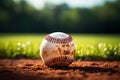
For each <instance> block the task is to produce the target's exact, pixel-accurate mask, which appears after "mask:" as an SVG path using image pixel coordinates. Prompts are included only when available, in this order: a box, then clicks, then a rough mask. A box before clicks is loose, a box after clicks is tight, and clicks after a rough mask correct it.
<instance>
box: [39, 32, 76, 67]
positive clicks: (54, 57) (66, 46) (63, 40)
mask: <svg viewBox="0 0 120 80" xmlns="http://www.w3.org/2000/svg"><path fill="white" fill-rule="evenodd" d="M75 50H76V49H75V45H74V43H73V40H72V37H71V36H70V35H68V34H66V33H63V32H54V33H51V34H48V35H46V36H45V38H44V39H43V41H42V43H41V46H40V56H41V58H42V60H43V62H44V63H45V65H46V66H49V67H55V66H68V65H69V64H71V63H72V62H73V60H74V55H75Z"/></svg>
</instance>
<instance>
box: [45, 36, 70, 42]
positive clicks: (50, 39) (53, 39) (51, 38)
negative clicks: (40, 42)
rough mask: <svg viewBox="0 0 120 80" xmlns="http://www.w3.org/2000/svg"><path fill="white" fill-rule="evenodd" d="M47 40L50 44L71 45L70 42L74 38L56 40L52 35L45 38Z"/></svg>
mask: <svg viewBox="0 0 120 80" xmlns="http://www.w3.org/2000/svg"><path fill="white" fill-rule="evenodd" d="M45 39H46V40H47V41H49V42H52V43H59V44H64V43H69V42H71V41H72V37H71V36H70V35H69V36H68V37H67V38H64V39H58V38H54V37H52V36H50V35H47V36H45Z"/></svg>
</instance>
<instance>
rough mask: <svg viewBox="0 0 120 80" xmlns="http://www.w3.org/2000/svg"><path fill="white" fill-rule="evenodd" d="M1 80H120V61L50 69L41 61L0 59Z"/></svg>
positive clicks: (76, 64)
mask: <svg viewBox="0 0 120 80" xmlns="http://www.w3.org/2000/svg"><path fill="white" fill-rule="evenodd" d="M0 80H120V61H74V62H73V63H72V64H71V65H69V67H63V68H49V67H47V66H45V65H44V63H43V62H42V61H41V60H40V59H0Z"/></svg>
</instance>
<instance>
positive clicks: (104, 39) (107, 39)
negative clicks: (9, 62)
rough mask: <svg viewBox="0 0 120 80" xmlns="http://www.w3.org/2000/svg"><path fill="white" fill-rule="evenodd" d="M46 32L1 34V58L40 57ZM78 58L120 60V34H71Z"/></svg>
mask: <svg viewBox="0 0 120 80" xmlns="http://www.w3.org/2000/svg"><path fill="white" fill-rule="evenodd" d="M45 35H46V34H0V58H40V55H39V47H40V44H41V41H42V39H43V38H44V36H45ZM71 35H72V37H73V39H74V42H75V44H76V47H77V50H76V54H75V58H76V59H81V60H120V35H105V34H101V35H100V34H96V35H95V34H89V35H88V34H71Z"/></svg>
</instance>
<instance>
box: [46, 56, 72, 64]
mask: <svg viewBox="0 0 120 80" xmlns="http://www.w3.org/2000/svg"><path fill="white" fill-rule="evenodd" d="M72 62H73V59H72V58H71V57H69V56H59V57H55V58H51V59H50V60H47V61H46V63H45V64H46V65H47V66H58V65H56V63H57V64H60V63H64V65H66V66H68V65H69V64H71V63H72ZM64 65H63V66H64ZM61 66H62V65H61Z"/></svg>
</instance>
